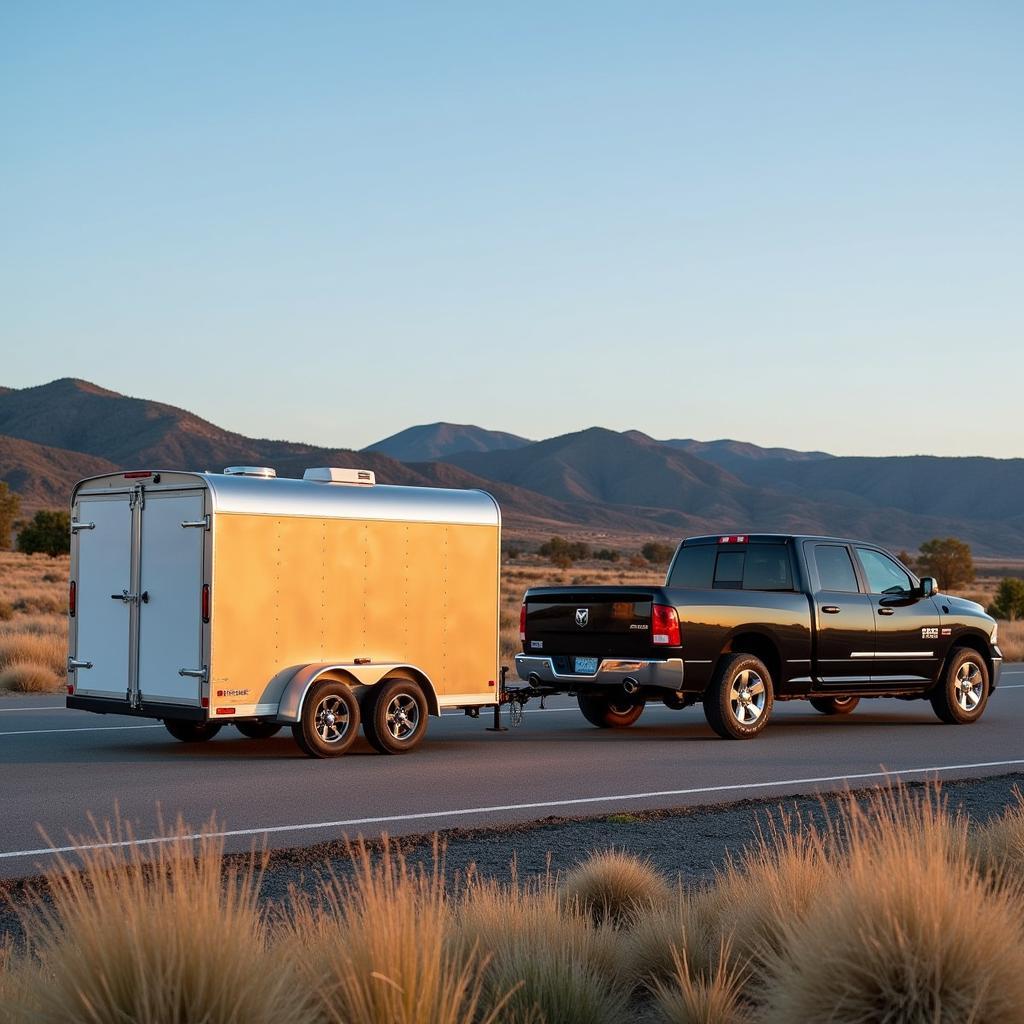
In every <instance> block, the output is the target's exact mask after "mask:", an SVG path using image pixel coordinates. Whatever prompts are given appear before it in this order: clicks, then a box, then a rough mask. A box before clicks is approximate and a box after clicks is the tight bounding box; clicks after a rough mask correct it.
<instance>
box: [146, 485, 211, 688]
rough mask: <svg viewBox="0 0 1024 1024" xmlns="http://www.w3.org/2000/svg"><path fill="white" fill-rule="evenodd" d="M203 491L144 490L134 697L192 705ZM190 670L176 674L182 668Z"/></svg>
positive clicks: (197, 666) (199, 634) (197, 665)
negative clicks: (135, 693) (137, 688)
mask: <svg viewBox="0 0 1024 1024" xmlns="http://www.w3.org/2000/svg"><path fill="white" fill-rule="evenodd" d="M204 512H205V508H204V492H203V491H170V492H165V493H161V492H156V493H153V492H148V493H147V494H146V497H145V503H144V505H143V507H142V516H141V518H142V532H141V537H140V545H139V550H140V564H139V573H140V575H139V579H140V583H139V590H140V593H141V594H142V597H141V599H140V602H139V674H138V686H139V695H140V699H141V700H142V701H144V702H145V703H154V704H156V703H163V704H190V705H198V704H199V702H200V697H201V690H202V680H201V678H200V674H201V672H202V669H203V620H202V589H203V580H204V576H203V555H204V547H205V539H206V530H205V529H204V528H203V527H202V526H199V527H196V526H183V525H182V524H183V523H201V522H202V521H203V516H204ZM183 670H184V671H185V672H186V673H191V674H188V675H182V674H181V673H182V671H183Z"/></svg>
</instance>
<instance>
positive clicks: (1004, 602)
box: [988, 577, 1024, 622]
mask: <svg viewBox="0 0 1024 1024" xmlns="http://www.w3.org/2000/svg"><path fill="white" fill-rule="evenodd" d="M988 613H989V615H991V616H992V617H993V618H996V619H1007V620H1008V621H1010V622H1015V621H1016V620H1017V619H1024V580H1019V579H1016V578H1013V577H1008V578H1007V579H1004V580H1001V581H1000V583H999V589H998V590H997V591H996V596H995V600H994V601H993V602H992V604H990V605H989V608H988Z"/></svg>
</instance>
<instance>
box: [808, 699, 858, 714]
mask: <svg viewBox="0 0 1024 1024" xmlns="http://www.w3.org/2000/svg"><path fill="white" fill-rule="evenodd" d="M859 703H860V697H812V698H811V707H812V708H814V710H815V711H820V712H821V713H822V714H823V715H848V714H849V713H850V712H851V711H853V709H854V708H855V707H856V706H857V705H858V704H859Z"/></svg>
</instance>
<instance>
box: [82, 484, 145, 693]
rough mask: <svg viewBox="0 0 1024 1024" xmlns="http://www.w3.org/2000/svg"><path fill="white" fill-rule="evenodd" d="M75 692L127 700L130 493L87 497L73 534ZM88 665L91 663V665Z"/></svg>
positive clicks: (129, 617)
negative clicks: (75, 565) (76, 596)
mask: <svg viewBox="0 0 1024 1024" xmlns="http://www.w3.org/2000/svg"><path fill="white" fill-rule="evenodd" d="M74 538H75V540H74V543H75V544H76V545H77V549H78V557H77V566H78V577H77V583H76V586H77V587H78V600H77V603H76V604H77V607H76V610H75V627H74V635H75V649H74V651H73V652H72V658H73V659H74V660H75V661H77V662H79V663H80V667H79V668H77V669H76V670H75V673H74V681H75V692H76V693H77V694H81V695H84V696H89V697H107V698H111V697H114V698H118V699H120V700H123V701H125V702H127V700H128V690H129V686H130V682H129V666H130V664H131V659H130V656H129V651H130V636H131V602H130V601H129V600H125V598H126V597H127V595H128V594H129V592H130V591H131V585H132V579H131V577H132V509H131V503H130V500H129V495H127V494H111V495H102V496H96V497H83V498H81V499H80V500H79V502H78V507H77V518H76V526H75V534H74ZM87 666H88V667H87Z"/></svg>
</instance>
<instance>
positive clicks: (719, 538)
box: [683, 533, 872, 545]
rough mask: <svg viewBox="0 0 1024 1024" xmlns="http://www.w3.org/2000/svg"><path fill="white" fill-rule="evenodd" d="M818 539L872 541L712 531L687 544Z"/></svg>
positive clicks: (781, 541) (754, 542) (692, 539)
mask: <svg viewBox="0 0 1024 1024" xmlns="http://www.w3.org/2000/svg"><path fill="white" fill-rule="evenodd" d="M805 540H816V541H824V542H826V543H829V544H871V543H872V542H871V541H865V540H856V539H853V538H850V537H828V536H823V535H819V534H814V533H731V534H727V533H712V534H705V535H703V536H700V537H687V538H685V539H684V540H683V544H685V545H696V544H749V543H753V544H758V543H761V544H784V543H788V542H789V541H797V542H800V541H805Z"/></svg>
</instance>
